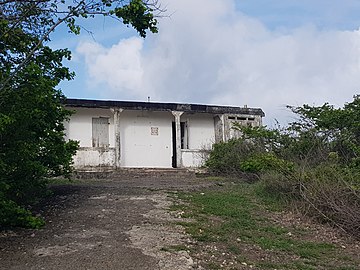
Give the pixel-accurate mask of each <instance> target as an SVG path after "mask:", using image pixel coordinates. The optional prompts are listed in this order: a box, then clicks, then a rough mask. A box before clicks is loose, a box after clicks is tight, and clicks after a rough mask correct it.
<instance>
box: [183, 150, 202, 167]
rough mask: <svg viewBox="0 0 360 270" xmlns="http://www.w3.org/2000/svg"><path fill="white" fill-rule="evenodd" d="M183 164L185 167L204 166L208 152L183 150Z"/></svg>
mask: <svg viewBox="0 0 360 270" xmlns="http://www.w3.org/2000/svg"><path fill="white" fill-rule="evenodd" d="M181 157H182V165H183V167H185V168H193V167H202V166H204V165H205V161H206V159H207V158H208V153H207V152H204V151H202V150H189V149H182V150H181Z"/></svg>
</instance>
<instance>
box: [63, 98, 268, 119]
mask: <svg viewBox="0 0 360 270" xmlns="http://www.w3.org/2000/svg"><path fill="white" fill-rule="evenodd" d="M64 104H65V106H66V107H83V108H104V109H106V108H123V109H129V110H152V111H184V112H199V113H213V114H216V113H219V114H223V113H227V114H251V115H260V116H261V117H264V116H265V113H264V112H263V110H262V109H260V108H248V107H234V106H221V105H205V104H191V103H165V102H143V101H118V100H94V99H76V98H68V99H65V101H64Z"/></svg>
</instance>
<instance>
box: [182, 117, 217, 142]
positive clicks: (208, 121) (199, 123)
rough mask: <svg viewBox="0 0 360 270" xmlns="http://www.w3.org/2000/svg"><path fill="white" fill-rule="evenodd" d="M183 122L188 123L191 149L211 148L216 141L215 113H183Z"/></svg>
mask: <svg viewBox="0 0 360 270" xmlns="http://www.w3.org/2000/svg"><path fill="white" fill-rule="evenodd" d="M181 122H187V125H188V138H189V141H188V145H189V149H211V147H212V145H213V144H214V142H215V128H214V116H213V115H211V114H205V113H204V114H183V115H182V116H181Z"/></svg>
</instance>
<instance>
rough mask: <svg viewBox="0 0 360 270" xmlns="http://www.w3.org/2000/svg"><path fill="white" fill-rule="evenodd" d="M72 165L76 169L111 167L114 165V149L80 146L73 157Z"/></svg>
mask: <svg viewBox="0 0 360 270" xmlns="http://www.w3.org/2000/svg"><path fill="white" fill-rule="evenodd" d="M74 165H75V168H77V169H84V168H88V167H99V168H101V167H113V166H114V165H115V149H114V148H92V147H82V148H80V149H79V150H78V151H77V153H76V155H75V157H74Z"/></svg>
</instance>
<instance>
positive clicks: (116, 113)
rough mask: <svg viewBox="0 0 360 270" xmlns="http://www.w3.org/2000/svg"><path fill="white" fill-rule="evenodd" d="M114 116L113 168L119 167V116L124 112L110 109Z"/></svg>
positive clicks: (119, 109)
mask: <svg viewBox="0 0 360 270" xmlns="http://www.w3.org/2000/svg"><path fill="white" fill-rule="evenodd" d="M111 111H112V112H113V114H114V131H115V167H116V168H120V165H121V140H120V114H121V113H122V112H123V111H124V109H121V108H115V109H111Z"/></svg>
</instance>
